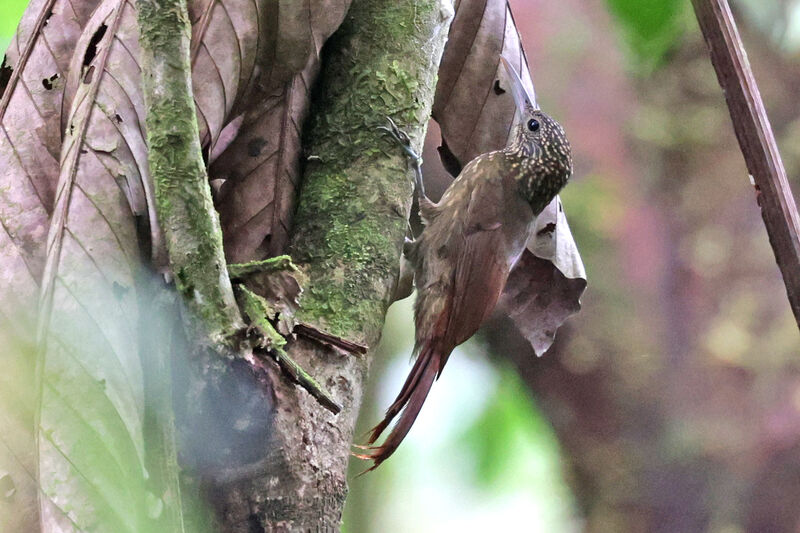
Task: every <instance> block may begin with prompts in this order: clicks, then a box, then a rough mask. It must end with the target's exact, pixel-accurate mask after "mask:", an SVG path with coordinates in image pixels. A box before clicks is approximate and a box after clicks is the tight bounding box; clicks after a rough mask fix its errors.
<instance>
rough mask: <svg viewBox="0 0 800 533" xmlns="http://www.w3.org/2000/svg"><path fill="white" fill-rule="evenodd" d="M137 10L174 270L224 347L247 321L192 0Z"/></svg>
mask: <svg viewBox="0 0 800 533" xmlns="http://www.w3.org/2000/svg"><path fill="white" fill-rule="evenodd" d="M137 8H138V11H139V32H140V34H139V42H140V44H141V47H142V57H141V63H142V79H143V87H144V97H145V104H146V106H147V120H146V124H147V147H148V162H149V166H150V175H151V178H152V179H153V182H154V184H155V194H156V212H157V214H158V223H159V224H160V225H161V227H162V228H163V230H164V235H165V237H166V244H167V252H168V256H169V264H170V271H171V272H172V275H173V276H174V277H175V285H176V286H177V288H178V291H179V292H180V293H181V295H182V296H183V299H184V302H185V303H186V305H187V308H188V310H189V312H190V315H191V316H190V317H188V320H189V321H190V322H192V323H194V324H195V326H196V329H197V330H198V331H197V332H196V333H198V334H204V336H205V337H206V338H208V339H210V340H211V342H212V343H214V344H215V345H218V346H224V345H226V344H227V343H228V342H229V339H230V335H231V334H233V333H234V332H235V331H236V330H237V328H241V327H242V326H243V321H242V318H241V315H240V313H239V309H238V308H237V306H236V300H235V299H234V296H233V289H232V287H231V282H230V279H229V277H228V271H227V265H226V263H225V255H224V252H223V248H222V231H221V229H220V222H219V216H218V215H217V212H216V211H215V210H214V204H213V201H212V199H211V189H210V187H209V185H208V175H207V173H206V169H205V163H204V162H203V156H202V152H201V146H200V140H199V133H198V126H197V117H196V114H195V113H196V112H195V105H194V95H193V93H192V83H191V76H192V71H191V60H190V56H189V51H190V41H191V24H190V22H189V16H188V13H187V8H186V0H139V1H138V2H137ZM190 337H195V338H196V336H195V335H190Z"/></svg>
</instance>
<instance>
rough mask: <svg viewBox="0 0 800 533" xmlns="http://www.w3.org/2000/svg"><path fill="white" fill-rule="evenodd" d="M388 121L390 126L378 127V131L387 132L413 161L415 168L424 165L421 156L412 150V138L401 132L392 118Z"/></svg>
mask: <svg viewBox="0 0 800 533" xmlns="http://www.w3.org/2000/svg"><path fill="white" fill-rule="evenodd" d="M386 121H387V122H388V123H389V125H388V126H378V129H379V130H381V131H384V132H386V133H387V134H388V135H389V136H390V137H391V138H392V139H394V141H395V142H396V143H397V144H399V145H400V147H401V148H402V149H403V151H404V152H405V153H406V155H407V156H408V159H409V160H410V161H411V164H412V165H414V166H415V167H419V166H420V165H422V157H420V155H419V154H418V153H417V152H415V151H414V149H413V148H411V138H410V137H409V136H408V134H407V133H406V132H404V131H403V130H401V129H400V128H399V127H398V126H397V124H395V122H394V120H392V119H391V118H390V117H386Z"/></svg>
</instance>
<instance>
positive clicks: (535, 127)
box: [528, 118, 542, 132]
mask: <svg viewBox="0 0 800 533" xmlns="http://www.w3.org/2000/svg"><path fill="white" fill-rule="evenodd" d="M541 127H542V125H541V124H539V121H538V120H536V119H535V118H532V119H530V120H529V121H528V129H529V130H530V131H533V132H537V131H539V128H541Z"/></svg>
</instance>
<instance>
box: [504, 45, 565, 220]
mask: <svg viewBox="0 0 800 533" xmlns="http://www.w3.org/2000/svg"><path fill="white" fill-rule="evenodd" d="M500 60H501V61H502V62H503V66H505V69H506V73H507V74H508V78H509V82H510V85H511V94H512V95H513V96H514V103H515V104H516V107H517V113H518V114H519V116H520V118H521V120H520V121H519V123H518V124H517V126H516V128H515V130H514V132H513V135H512V136H511V139H510V140H509V143H508V146H506V148H505V150H504V152H505V153H506V154H507V155H508V156H509V160H510V161H511V164H512V169H513V171H514V172H515V177H516V178H517V180H518V181H519V184H520V192H521V193H522V195H523V196H524V197H525V198H526V199H527V200H528V203H530V204H531V208H532V209H533V212H534V214H536V215H538V214H539V213H541V212H542V210H543V209H544V208H545V207H547V204H549V203H550V201H551V200H552V199H553V198H554V197H555V195H556V194H558V192H559V191H560V190H561V189H562V188H563V187H564V185H566V184H567V181H568V180H569V178H570V176H571V175H572V150H571V148H570V145H569V141H568V140H567V135H566V133H565V132H564V128H562V127H561V124H559V123H558V122H556V121H555V120H553V119H552V118H551V117H550V116H549V115H547V114H545V113H543V112H542V111H541V109H539V106H538V105H537V104H536V95H535V93H534V92H533V91H530V92H529V91H528V90H526V89H525V86H524V85H523V84H522V80H521V79H520V77H519V75H518V74H517V71H516V70H514V67H512V66H511V64H510V63H509V62H508V61H507V60H506V59H505V58H504V57H501V58H500Z"/></svg>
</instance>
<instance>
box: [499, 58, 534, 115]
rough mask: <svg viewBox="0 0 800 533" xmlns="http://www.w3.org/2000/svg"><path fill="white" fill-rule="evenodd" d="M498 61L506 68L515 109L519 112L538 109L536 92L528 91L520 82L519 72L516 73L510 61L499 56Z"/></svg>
mask: <svg viewBox="0 0 800 533" xmlns="http://www.w3.org/2000/svg"><path fill="white" fill-rule="evenodd" d="M500 61H502V62H503V66H504V67H505V68H506V74H508V81H509V82H511V94H512V95H513V96H514V103H516V104H517V109H519V111H520V112H524V111H525V110H532V111H535V110H538V109H539V106H538V105H537V104H536V93H535V92H533V91H532V92H528V90H527V89H526V88H525V86H524V85H523V84H522V80H521V79H520V77H519V74H517V71H516V70H514V67H512V66H511V63H509V62H508V60H507V59H506V58H505V57H503V56H500Z"/></svg>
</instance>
